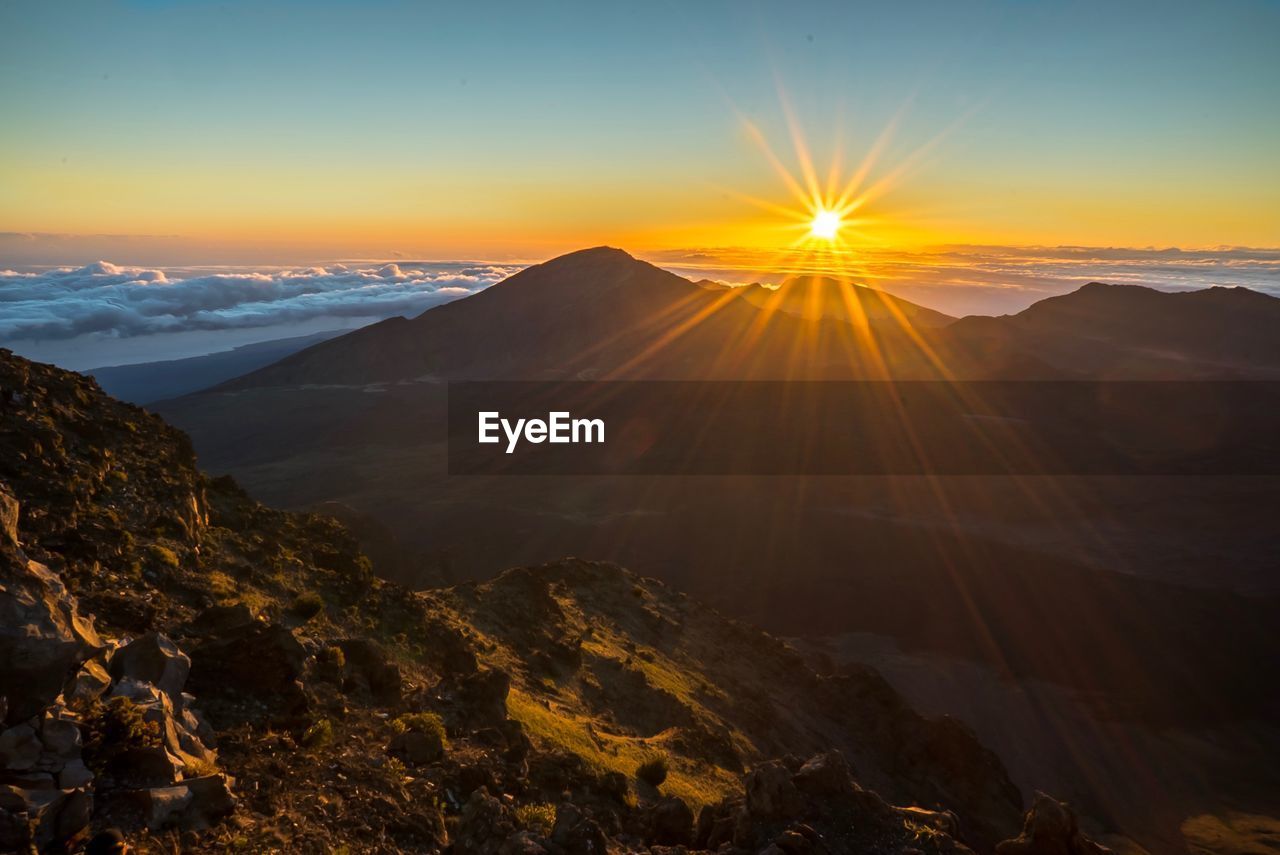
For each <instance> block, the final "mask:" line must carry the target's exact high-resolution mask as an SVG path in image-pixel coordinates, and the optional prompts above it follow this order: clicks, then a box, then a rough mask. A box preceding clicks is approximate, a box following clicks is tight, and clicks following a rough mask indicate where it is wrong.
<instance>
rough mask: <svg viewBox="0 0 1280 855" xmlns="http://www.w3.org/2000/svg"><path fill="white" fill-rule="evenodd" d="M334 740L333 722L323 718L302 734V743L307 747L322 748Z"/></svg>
mask: <svg viewBox="0 0 1280 855" xmlns="http://www.w3.org/2000/svg"><path fill="white" fill-rule="evenodd" d="M330 742H333V723H332V722H330V721H329V719H327V718H322V719H320V720H319V721H317V722H316V723H315V724H313V725H311V726H310V727H308V728H307V730H306V732H305V733H303V734H302V744H303V745H305V746H306V747H307V748H320V747H322V746H325V745H328V744H329V743H330Z"/></svg>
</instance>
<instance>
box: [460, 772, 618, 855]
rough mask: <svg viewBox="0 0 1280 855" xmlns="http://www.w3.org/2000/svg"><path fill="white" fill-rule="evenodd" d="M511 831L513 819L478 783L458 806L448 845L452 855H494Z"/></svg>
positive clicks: (513, 828)
mask: <svg viewBox="0 0 1280 855" xmlns="http://www.w3.org/2000/svg"><path fill="white" fill-rule="evenodd" d="M515 831H516V827H515V823H514V822H512V819H511V815H510V813H509V812H508V811H507V809H506V808H505V807H504V806H503V804H502V802H500V801H498V800H497V799H495V798H494V797H493V796H491V795H489V791H488V790H486V789H485V788H484V787H480V788H479V789H477V790H476V791H475V792H473V793H472V794H471V796H470V798H468V799H467V803H466V804H465V805H463V807H462V815H461V816H460V817H459V818H458V832H457V835H456V836H453V839H452V841H451V842H452V844H453V847H452V848H453V851H454V853H456V855H497V853H498V852H499V851H500V850H501V847H502V844H503V842H504V841H505V840H506V839H507V838H508V837H510V836H511V835H513V834H514V833H515ZM600 851H601V852H603V851H604V850H603V849H602V850H600Z"/></svg>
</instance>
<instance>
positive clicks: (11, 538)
mask: <svg viewBox="0 0 1280 855" xmlns="http://www.w3.org/2000/svg"><path fill="white" fill-rule="evenodd" d="M6 546H11V547H13V548H15V549H16V548H17V547H18V546H19V543H18V499H17V497H16V496H14V495H13V491H12V490H10V489H9V485H8V484H5V483H4V482H3V481H0V549H3V548H4V547H6Z"/></svg>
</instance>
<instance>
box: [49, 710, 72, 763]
mask: <svg viewBox="0 0 1280 855" xmlns="http://www.w3.org/2000/svg"><path fill="white" fill-rule="evenodd" d="M61 712H65V711H64V710H58V709H57V708H56V707H54V708H51V709H49V710H46V711H45V714H44V718H43V720H42V721H41V722H40V742H41V743H43V745H44V750H45V751H47V752H48V753H50V754H53V755H55V756H57V757H60V758H63V759H72V758H78V757H79V756H80V725H79V724H77V723H76V722H75V721H72V720H71V719H68V718H61V717H60V713H61Z"/></svg>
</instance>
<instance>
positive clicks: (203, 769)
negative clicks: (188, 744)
mask: <svg viewBox="0 0 1280 855" xmlns="http://www.w3.org/2000/svg"><path fill="white" fill-rule="evenodd" d="M218 772H219V769H218V764H216V763H214V762H213V761H212V760H204V759H202V758H200V757H193V758H191V759H190V760H188V761H187V762H186V763H185V764H184V765H183V767H182V775H183V777H184V778H207V777H209V776H210V775H216V774H218Z"/></svg>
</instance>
